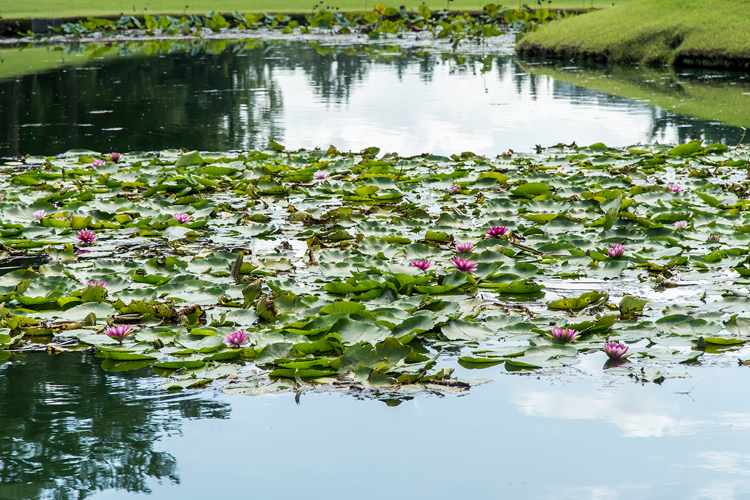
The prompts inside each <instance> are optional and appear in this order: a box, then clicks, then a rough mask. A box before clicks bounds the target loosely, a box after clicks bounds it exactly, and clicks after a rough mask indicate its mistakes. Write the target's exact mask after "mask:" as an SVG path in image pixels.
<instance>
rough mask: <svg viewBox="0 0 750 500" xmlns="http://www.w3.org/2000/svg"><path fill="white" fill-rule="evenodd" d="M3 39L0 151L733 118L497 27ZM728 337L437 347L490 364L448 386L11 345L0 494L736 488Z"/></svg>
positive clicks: (535, 132) (515, 141)
mask: <svg viewBox="0 0 750 500" xmlns="http://www.w3.org/2000/svg"><path fill="white" fill-rule="evenodd" d="M165 43H166V42H165ZM157 45H158V44H157ZM240 48H241V49H242V50H239V49H240ZM156 49H159V50H156ZM12 51H16V52H15V53H17V51H18V49H10V51H4V56H3V57H4V58H5V59H4V60H5V61H10V59H11V52H12ZM32 51H38V52H32ZM126 52H127V53H128V54H131V55H125V53H126ZM22 54H23V55H22V57H23V58H26V59H28V61H29V66H28V67H23V66H20V67H16V69H13V70H10V69H7V68H8V66H0V106H2V107H0V116H2V117H3V120H2V121H1V122H0V126H1V127H3V129H4V130H3V132H2V133H1V134H2V135H1V137H0V151H1V153H0V154H1V155H3V156H15V155H22V154H27V153H28V154H58V153H61V152H64V151H67V150H70V149H74V148H81V149H91V150H95V151H103V152H108V151H115V150H117V151H132V150H160V149H164V148H175V147H185V148H190V149H199V150H210V151H220V150H234V149H247V148H256V147H264V146H265V145H266V144H267V140H268V137H273V138H275V139H276V140H278V141H280V142H282V143H284V144H285V145H286V146H287V147H288V148H299V147H305V148H313V147H325V146H326V145H327V144H334V145H335V146H336V147H338V148H339V149H341V150H348V149H352V150H359V149H362V148H364V147H367V146H378V147H380V148H381V149H382V150H383V151H397V152H398V153H400V154H402V155H408V154H419V153H423V152H428V151H429V152H432V153H435V154H451V153H458V152H461V151H466V150H473V151H475V152H476V153H482V154H488V155H494V154H499V153H501V152H503V151H506V150H508V149H514V150H533V148H534V146H535V145H537V144H542V145H545V146H547V145H552V144H556V143H559V142H564V143H570V142H573V141H576V142H577V143H578V144H591V143H595V142H600V141H601V142H605V143H607V144H609V145H612V146H621V145H626V144H632V143H637V142H646V143H649V142H653V141H659V142H682V141H684V140H686V139H692V138H695V137H701V138H704V139H705V140H706V141H709V142H725V143H728V144H736V143H737V142H739V140H740V138H741V136H742V132H741V130H740V129H739V128H738V127H739V126H742V123H744V122H743V121H742V120H746V119H748V117H747V116H745V117H743V116H739V117H734V118H733V120H734V121H732V123H731V124H722V123H721V122H719V121H717V120H716V119H713V118H710V116H712V113H714V111H715V110H716V109H718V107H720V106H727V104H726V103H727V102H731V99H730V98H716V99H709V98H705V99H704V101H705V103H706V107H707V110H703V111H700V110H699V111H698V112H696V113H695V115H694V116H688V115H681V114H676V113H674V112H673V111H668V110H666V109H663V108H659V107H655V106H652V105H650V104H648V103H647V102H645V100H646V98H645V97H642V96H640V97H638V96H632V97H634V98H636V99H638V100H632V99H627V98H624V97H617V95H618V94H617V93H616V92H614V91H613V92H612V93H603V92H600V91H598V90H592V89H589V88H586V87H581V86H577V85H575V84H574V83H572V82H573V81H578V80H576V78H578V77H580V72H579V73H577V76H576V73H575V72H573V73H572V74H573V75H574V76H572V77H570V78H569V80H570V81H564V80H563V79H562V78H564V77H563V76H562V75H560V77H559V78H557V79H555V78H553V77H551V76H549V75H548V74H545V73H544V72H545V71H547V70H546V69H545V68H540V67H533V68H530V69H529V72H527V71H526V70H525V69H524V66H522V65H521V64H519V63H518V62H517V61H515V60H514V59H513V57H512V54H511V53H510V50H509V48H508V47H505V48H502V47H501V48H500V49H498V50H496V51H494V52H489V51H487V50H478V51H473V52H469V53H465V54H458V55H455V54H451V53H442V52H440V51H439V50H435V49H434V48H430V49H423V48H421V47H417V48H410V47H409V46H408V45H407V46H406V48H404V46H403V45H402V46H400V47H399V48H397V49H389V48H387V47H380V46H370V47H367V48H363V47H359V46H352V45H344V46H341V47H338V49H334V48H331V47H329V46H321V45H317V46H316V45H309V44H303V43H299V42H280V41H272V40H263V41H259V42H252V43H249V44H245V45H242V46H240V45H237V44H226V43H225V44H223V45H222V44H220V43H219V44H213V45H212V44H205V45H200V44H199V45H198V46H197V48H191V49H189V50H186V48H185V47H184V46H181V45H179V44H178V45H176V46H171V45H160V46H157V47H156V48H154V46H153V44H152V46H151V48H150V49H148V48H144V47H143V46H138V45H137V44H125V45H122V46H115V47H114V48H102V47H99V48H95V49H94V50H92V49H91V48H89V47H80V48H67V49H65V50H60V51H51V50H49V49H47V48H43V47H41V48H34V49H28V52H26V53H22ZM76 54H78V55H76ZM149 54H150V55H149ZM92 55H93V56H94V57H93V58H91V57H90V56H92ZM37 56H40V57H37ZM50 60H53V61H52V64H50ZM34 61H36V62H34ZM40 61H41V62H40ZM32 63H33V64H32ZM18 68H20V69H18ZM36 68H43V69H36ZM555 71H558V70H555ZM658 75H660V76H658V77H656V78H657V79H660V78H663V79H664V80H665V81H667V84H666V86H667V87H669V88H672V87H673V85H672V83H671V82H674V81H680V82H682V84H683V88H684V87H687V86H688V85H689V86H692V87H699V86H700V85H701V84H700V82H701V81H703V82H706V83H705V85H704V86H703V87H700V88H701V89H703V90H705V91H706V92H713V93H712V94H711V95H716V94H717V93H720V94H722V95H723V93H725V92H727V90H726V88H730V91H729V92H730V93H731V96H736V95H743V93H744V92H746V90H744V88H745V87H744V86H745V85H746V80H745V78H744V76H742V75H734V76H727V75H723V78H722V79H723V80H724V84H725V86H724V87H721V86H717V85H716V84H715V83H714V81H713V80H712V79H708V78H705V75H700V74H697V73H691V74H681V75H674V74H669V73H668V72H662V73H658ZM618 77H619V76H618V75H613V74H600V75H593V76H592V75H587V78H588V79H607V81H609V82H612V81H615V79H616V78H618ZM654 78H655V77H654V75H653V74H651V76H650V77H649V81H650V82H651V85H652V86H653V81H654ZM579 80H580V79H579ZM632 80H633V78H632V75H631V76H629V77H628V78H624V79H623V80H621V81H627V82H630V81H632ZM579 83H583V82H580V81H579ZM623 85H624V84H623ZM644 85H646V87H648V85H649V83H648V82H645V83H644ZM704 87H705V88H704ZM712 89H713V90H712ZM659 92H661V90H660V89H659V88H655V89H653V95H654V96H655V99H656V100H658V95H659ZM631 93H632V92H631ZM622 94H623V95H625V94H628V92H622ZM660 102H661V101H660ZM695 116H703V117H704V119H701V118H699V117H695ZM727 123H729V120H728V121H727ZM20 264H23V265H24V266H25V265H26V263H25V262H23V263H20ZM0 272H2V271H0ZM735 356H736V357H739V358H742V359H747V358H748V357H750V349H749V348H742V349H740V350H738V351H735V352H733V353H730V354H726V355H725V356H724V357H722V358H720V359H718V360H717V361H716V362H715V363H713V364H711V365H710V366H700V367H691V366H686V367H685V368H684V371H686V372H687V373H688V374H689V375H690V377H689V378H675V379H668V380H666V381H664V382H663V383H662V384H661V385H658V384H654V383H645V384H641V383H636V382H634V381H631V380H630V379H628V378H625V377H620V376H610V375H607V374H606V373H603V372H602V365H603V364H604V361H605V359H604V354H603V353H596V354H589V355H586V356H583V357H582V361H581V363H579V364H577V365H576V366H574V367H568V368H565V369H564V370H561V371H559V372H556V371H554V370H553V371H547V372H545V373H544V374H543V375H539V374H536V373H535V374H532V375H518V374H509V373H507V372H506V371H505V369H504V368H502V367H491V368H486V369H484V370H467V369H465V368H463V367H461V366H460V365H458V364H457V363H456V362H455V360H454V361H453V366H452V367H453V368H455V369H456V376H457V378H461V379H471V378H473V379H476V378H486V379H488V380H489V381H488V382H487V383H484V384H481V385H478V386H476V387H473V388H472V389H471V390H470V391H469V392H468V393H465V394H462V395H447V396H446V395H443V394H431V393H426V394H415V395H413V396H404V395H403V394H401V395H398V396H395V395H393V394H389V393H387V392H383V393H368V394H367V395H366V396H365V395H360V394H357V393H349V392H346V393H343V392H342V393H334V394H328V393H319V392H314V391H313V392H302V393H301V394H299V395H297V397H296V399H295V394H293V393H287V394H280V395H275V396H262V397H246V396H231V395H227V394H224V393H222V392H220V390H219V389H220V385H217V386H216V387H214V386H212V387H211V388H210V389H207V390H200V391H184V392H182V393H176V394H172V393H168V392H166V391H164V390H163V389H160V388H159V387H158V386H159V384H160V383H162V382H163V380H162V379H159V378H157V377H155V376H154V375H153V372H152V371H151V369H149V368H147V369H143V370H138V371H132V372H122V373H113V372H105V371H103V370H102V369H101V368H100V366H99V365H100V363H101V360H100V359H98V358H96V357H95V356H93V355H92V354H79V353H62V354H57V355H52V354H44V353H28V354H25V355H17V356H16V357H15V358H14V360H13V361H12V362H8V363H5V364H3V365H0V399H1V400H2V401H3V403H2V405H0V428H1V429H2V431H0V463H2V467H0V498H3V499H6V498H7V499H14V500H15V499H19V500H20V499H30V498H34V499H48V498H49V499H67V498H94V499H117V498H133V497H143V496H144V495H146V494H151V495H152V496H153V498H159V499H170V498H180V499H193V498H195V499H198V498H206V497H207V496H219V495H225V496H229V497H230V498H236V497H238V496H240V495H245V496H249V495H250V494H252V495H254V496H259V497H262V498H298V497H301V496H303V495H304V496H305V497H307V498H313V499H315V498H331V497H334V498H338V497H344V496H346V497H349V496H356V497H359V498H382V497H383V496H391V497H396V498H457V497H469V498H473V497H501V498H505V497H508V498H544V499H574V498H575V499H581V498H583V499H588V498H590V499H625V498H643V499H651V498H653V499H664V498H696V499H698V498H706V499H733V498H736V499H741V498H747V495H748V492H750V452H748V451H747V442H748V441H747V439H748V437H750V398H748V397H747V389H746V387H748V384H749V383H750V368H748V367H747V366H738V364H737V362H736V357H735ZM50 374H54V376H51V375H50Z"/></svg>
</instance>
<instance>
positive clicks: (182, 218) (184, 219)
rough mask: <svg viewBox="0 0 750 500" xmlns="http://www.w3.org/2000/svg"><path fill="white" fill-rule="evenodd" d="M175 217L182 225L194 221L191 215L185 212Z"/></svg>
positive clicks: (178, 213) (176, 214)
mask: <svg viewBox="0 0 750 500" xmlns="http://www.w3.org/2000/svg"><path fill="white" fill-rule="evenodd" d="M173 217H174V219H175V220H176V221H177V222H178V223H180V224H187V223H188V222H190V221H191V220H192V219H193V218H192V217H191V216H190V214H186V213H183V212H177V213H175V214H174V215H173Z"/></svg>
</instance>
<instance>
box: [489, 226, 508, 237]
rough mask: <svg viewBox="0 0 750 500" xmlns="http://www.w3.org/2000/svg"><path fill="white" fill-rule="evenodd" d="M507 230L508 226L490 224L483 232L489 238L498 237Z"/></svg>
mask: <svg viewBox="0 0 750 500" xmlns="http://www.w3.org/2000/svg"><path fill="white" fill-rule="evenodd" d="M507 232H508V228H507V227H505V226H492V227H491V228H489V229H488V230H487V231H486V232H485V234H486V235H487V236H489V237H490V238H499V237H501V236H502V235H504V234H505V233H507Z"/></svg>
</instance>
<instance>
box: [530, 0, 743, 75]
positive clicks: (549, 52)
mask: <svg viewBox="0 0 750 500" xmlns="http://www.w3.org/2000/svg"><path fill="white" fill-rule="evenodd" d="M748 8H750V1H748V0H739V1H731V0H708V1H704V0H664V1H660V2H653V1H650V0H633V1H632V2H629V3H627V4H622V5H615V6H614V7H612V8H610V9H605V10H601V11H597V12H592V13H589V14H586V15H583V16H576V17H573V18H566V19H564V20H563V22H560V23H550V24H549V25H548V26H546V27H545V28H544V29H540V30H538V31H537V32H535V33H533V34H530V35H528V36H526V37H525V38H524V39H523V40H521V41H520V43H519V44H518V46H517V49H516V50H517V52H518V54H519V55H521V56H523V57H541V58H548V59H562V60H566V61H568V60H576V61H596V62H606V63H618V64H635V63H642V64H647V65H674V66H685V65H688V66H718V67H736V68H747V67H749V66H750V39H748V37H747V33H748V32H749V31H750V18H748V16H743V15H741V14H740V13H741V12H743V11H745V10H747V9H748Z"/></svg>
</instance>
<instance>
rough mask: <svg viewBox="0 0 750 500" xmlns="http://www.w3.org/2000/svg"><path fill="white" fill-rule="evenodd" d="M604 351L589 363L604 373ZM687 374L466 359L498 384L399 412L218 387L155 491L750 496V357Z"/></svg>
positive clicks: (338, 399) (378, 405) (341, 400)
mask: <svg viewBox="0 0 750 500" xmlns="http://www.w3.org/2000/svg"><path fill="white" fill-rule="evenodd" d="M602 357H603V355H602V356H598V355H593V356H588V357H585V360H584V362H583V363H582V364H586V363H590V364H591V367H592V368H591V369H592V370H593V367H594V366H598V367H599V369H600V370H601V362H602V361H603V360H602V359H600V358H602ZM459 370H460V368H459ZM687 371H689V372H690V373H691V374H692V375H693V376H692V377H691V378H687V379H670V380H666V381H665V382H664V383H663V384H662V385H661V386H659V385H656V384H645V385H641V384H638V383H632V382H630V381H627V380H624V379H622V378H619V377H615V378H610V377H608V376H605V377H604V378H603V379H602V378H601V375H598V376H596V377H594V376H592V375H591V374H590V373H589V368H587V367H585V366H584V367H583V369H582V370H581V372H580V373H579V374H575V373H573V374H571V373H566V374H561V375H558V376H554V375H553V376H551V377H542V378H540V379H538V378H537V377H536V376H535V375H527V376H511V375H508V374H506V373H504V369H502V368H498V367H495V368H490V369H486V370H479V371H470V372H469V371H465V370H464V372H465V373H463V374H462V375H461V376H464V377H466V376H469V377H485V376H489V377H491V378H494V379H495V381H494V382H491V383H488V384H484V385H481V386H478V387H476V388H474V389H473V390H472V391H471V392H470V393H469V394H467V395H463V396H449V397H447V398H441V397H436V396H424V395H421V396H417V397H415V398H414V399H411V400H407V401H404V402H402V403H401V404H400V405H399V406H397V407H388V406H386V405H385V404H383V403H382V402H380V401H376V400H372V399H367V400H358V399H356V398H355V397H352V396H345V395H340V394H333V395H321V394H308V395H304V394H303V396H302V398H301V404H300V405H299V406H296V405H295V404H294V396H293V395H288V394H287V395H281V396H275V397H260V398H252V397H228V396H226V395H221V394H216V395H215V396H214V397H215V398H216V399H217V400H218V401H221V402H227V403H230V404H231V406H232V414H231V417H230V418H229V419H228V420H196V421H190V422H185V423H184V425H183V435H181V436H174V437H169V438H165V439H164V440H163V441H162V442H163V446H164V448H165V449H166V450H169V452H170V453H171V454H173V455H174V456H175V458H176V460H177V462H178V463H179V467H180V472H181V477H182V484H181V485H180V487H179V488H175V487H173V486H170V485H166V484H164V485H154V486H153V489H154V495H155V497H157V498H204V497H205V496H208V495H225V496H229V497H231V496H232V495H236V494H237V492H238V491H240V490H241V489H243V488H245V487H248V488H250V491H252V492H253V494H254V495H255V496H259V497H262V498H299V497H302V496H304V497H306V498H313V499H316V498H331V497H336V498H340V497H349V496H356V497H357V498H363V499H369V498H373V499H374V498H382V497H383V496H384V495H387V496H392V497H394V498H425V499H427V498H431V499H434V498H487V497H489V498H539V499H558V500H573V499H592V500H593V499H607V500H609V499H613V500H614V499H618V500H619V499H627V498H643V499H665V498H681V499H737V500H740V499H743V498H747V493H748V492H750V453H749V452H748V451H747V446H746V444H747V438H748V437H750V400H748V398H747V397H742V394H745V393H746V391H744V390H743V389H741V388H743V387H747V385H748V383H750V368H747V367H737V366H734V367H728V366H724V367H702V368H688V369H687ZM599 373H600V374H601V372H599ZM686 392H689V394H684V393H686ZM196 443H201V453H200V454H196V453H195V445H196ZM95 498H100V499H116V498H129V496H128V495H127V494H125V493H121V492H114V491H109V492H105V493H103V494H101V495H99V496H96V497H95Z"/></svg>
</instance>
